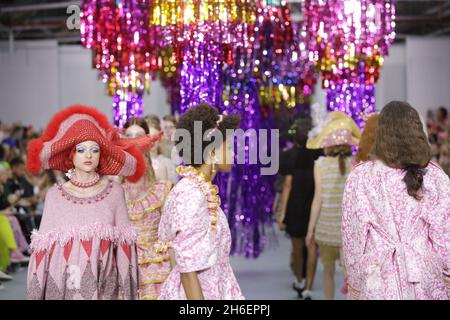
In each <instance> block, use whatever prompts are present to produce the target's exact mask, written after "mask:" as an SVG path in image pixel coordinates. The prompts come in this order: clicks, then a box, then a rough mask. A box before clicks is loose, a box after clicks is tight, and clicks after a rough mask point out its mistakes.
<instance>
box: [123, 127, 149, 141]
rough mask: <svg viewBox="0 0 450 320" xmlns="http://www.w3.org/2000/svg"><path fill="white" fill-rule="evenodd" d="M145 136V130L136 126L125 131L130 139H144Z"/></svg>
mask: <svg viewBox="0 0 450 320" xmlns="http://www.w3.org/2000/svg"><path fill="white" fill-rule="evenodd" d="M144 135H145V130H144V129H143V128H141V127H140V126H138V125H136V124H133V125H132V126H130V127H128V128H127V129H126V130H125V136H126V137H127V138H128V139H131V138H137V137H142V136H144Z"/></svg>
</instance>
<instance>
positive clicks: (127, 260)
mask: <svg viewBox="0 0 450 320" xmlns="http://www.w3.org/2000/svg"><path fill="white" fill-rule="evenodd" d="M113 183H114V184H115V188H116V190H117V192H116V193H115V196H116V197H117V198H116V201H117V203H116V205H117V207H116V212H115V229H116V245H117V247H116V255H115V256H116V263H117V269H118V274H119V282H120V286H119V287H120V293H119V297H120V298H122V299H123V300H136V299H137V297H138V288H137V281H138V275H137V249H136V239H137V233H136V230H134V228H133V227H132V226H131V224H130V221H129V218H128V211H127V205H126V200H125V193H124V190H123V188H122V186H121V185H119V184H118V183H116V182H113Z"/></svg>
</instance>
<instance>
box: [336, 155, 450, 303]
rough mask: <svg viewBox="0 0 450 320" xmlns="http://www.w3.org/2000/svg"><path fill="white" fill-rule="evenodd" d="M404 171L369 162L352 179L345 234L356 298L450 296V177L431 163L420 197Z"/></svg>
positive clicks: (350, 282)
mask: <svg viewBox="0 0 450 320" xmlns="http://www.w3.org/2000/svg"><path fill="white" fill-rule="evenodd" d="M404 176H405V172H404V171H403V170H400V169H393V168H390V167H387V166H386V165H384V164H383V163H381V162H379V161H375V162H372V161H369V162H365V163H362V164H360V165H358V166H356V167H355V168H354V169H353V171H352V172H351V173H350V175H349V177H348V179H347V185H346V187H345V192H344V201H343V219H342V239H343V249H344V261H345V268H346V271H347V275H348V286H349V294H350V298H352V299H362V300H366V299H378V300H386V299H395V300H396V299H426V300H428V299H443V300H448V299H449V298H450V295H449V291H448V289H449V279H450V277H449V272H450V180H449V178H448V177H447V175H446V174H445V173H444V172H443V171H442V169H441V168H439V166H437V165H436V164H434V163H430V164H429V165H428V166H427V168H426V173H425V175H424V177H423V190H424V192H423V198H422V199H421V200H420V201H418V200H416V199H414V198H413V197H411V196H409V195H408V193H407V191H406V185H405V183H404V182H403V178H404Z"/></svg>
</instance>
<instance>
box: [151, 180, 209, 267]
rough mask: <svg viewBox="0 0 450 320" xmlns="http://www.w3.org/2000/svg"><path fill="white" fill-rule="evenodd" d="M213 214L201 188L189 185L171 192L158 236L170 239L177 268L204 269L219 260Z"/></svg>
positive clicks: (166, 239)
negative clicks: (213, 228) (212, 222)
mask: <svg viewBox="0 0 450 320" xmlns="http://www.w3.org/2000/svg"><path fill="white" fill-rule="evenodd" d="M211 219H212V218H211V216H210V213H209V212H208V209H207V206H206V199H205V196H204V195H203V193H202V191H201V190H200V189H198V188H197V187H196V186H194V185H191V184H189V186H187V188H182V190H177V191H176V192H172V193H170V194H169V197H168V198H167V201H166V204H165V205H164V208H163V213H162V217H161V222H160V227H159V237H160V239H161V240H163V241H170V246H171V248H172V249H173V251H174V253H175V260H176V267H177V268H178V270H179V271H180V272H182V273H187V272H193V271H202V270H205V269H208V268H210V267H211V266H212V265H214V263H215V262H216V260H217V256H216V253H215V242H214V234H213V232H214V231H213V230H212V227H211Z"/></svg>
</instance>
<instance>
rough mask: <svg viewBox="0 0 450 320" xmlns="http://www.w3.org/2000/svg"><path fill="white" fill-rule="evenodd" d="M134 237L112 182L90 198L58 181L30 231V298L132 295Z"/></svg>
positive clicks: (121, 198)
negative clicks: (36, 228)
mask: <svg viewBox="0 0 450 320" xmlns="http://www.w3.org/2000/svg"><path fill="white" fill-rule="evenodd" d="M135 242H136V231H135V230H133V229H132V228H131V226H130V222H129V220H128V212H127V207H126V204H125V197H124V192H123V189H122V187H121V186H120V185H119V184H117V183H116V182H113V181H107V183H106V184H105V187H104V189H103V190H102V191H100V192H99V193H98V194H97V195H96V196H94V197H90V198H77V197H74V196H72V195H71V194H70V193H69V192H67V191H66V190H65V189H64V187H63V186H62V185H57V186H54V187H52V188H50V190H49V191H48V193H47V195H46V198H45V207H44V212H43V216H42V222H41V226H40V229H39V231H35V232H34V233H33V235H32V242H31V250H32V252H33V254H32V256H31V261H30V266H29V269H28V298H29V299H31V300H36V299H37V300H41V299H45V300H60V299H63V300H72V299H74V300H80V299H83V300H86V299H88V300H91V299H94V300H97V299H99V300H100V299H102V300H111V299H119V298H121V299H127V300H128V299H136V298H137V264H136V247H135Z"/></svg>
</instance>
